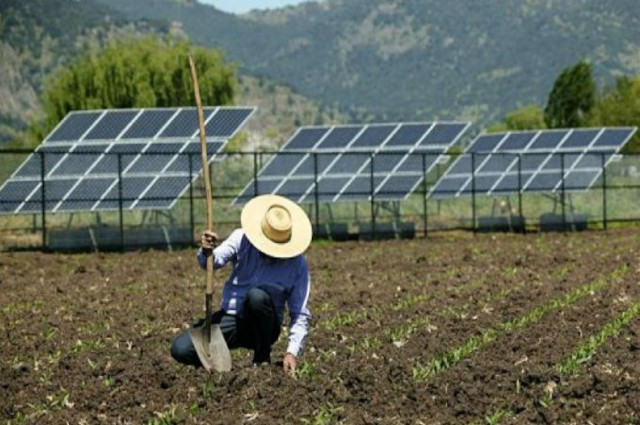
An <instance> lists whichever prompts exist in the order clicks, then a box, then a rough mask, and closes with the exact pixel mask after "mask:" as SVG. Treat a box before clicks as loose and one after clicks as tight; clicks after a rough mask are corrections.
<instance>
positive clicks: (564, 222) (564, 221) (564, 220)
mask: <svg viewBox="0 0 640 425" xmlns="http://www.w3.org/2000/svg"><path fill="white" fill-rule="evenodd" d="M560 170H561V173H562V180H561V183H562V194H561V198H560V199H561V200H562V203H561V204H562V230H564V231H566V230H567V210H566V208H565V205H564V204H565V191H564V189H565V187H564V153H560Z"/></svg>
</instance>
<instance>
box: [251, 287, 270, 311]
mask: <svg viewBox="0 0 640 425" xmlns="http://www.w3.org/2000/svg"><path fill="white" fill-rule="evenodd" d="M246 303H247V304H248V305H249V306H250V307H253V308H256V307H261V306H266V305H270V303H271V297H270V296H269V294H268V293H267V292H266V291H265V290H264V289H260V288H251V289H250V290H249V292H248V293H247V299H246Z"/></svg>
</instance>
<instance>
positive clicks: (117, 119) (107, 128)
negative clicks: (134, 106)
mask: <svg viewBox="0 0 640 425" xmlns="http://www.w3.org/2000/svg"><path fill="white" fill-rule="evenodd" d="M137 114H138V111H111V112H107V113H106V114H104V116H103V117H102V118H101V119H100V121H98V123H96V125H95V126H93V128H92V129H91V131H89V133H87V135H86V136H85V137H84V140H109V139H115V138H116V137H118V136H119V135H120V133H122V131H123V130H124V129H125V127H126V126H127V125H128V124H129V123H130V122H131V120H133V119H134V118H135V116H136V115H137Z"/></svg>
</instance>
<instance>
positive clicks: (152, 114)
mask: <svg viewBox="0 0 640 425" xmlns="http://www.w3.org/2000/svg"><path fill="white" fill-rule="evenodd" d="M176 112H177V111H176V110H173V109H160V110H151V109H148V110H145V111H144V112H143V113H142V114H140V115H139V116H138V118H136V120H135V121H134V123H133V124H131V127H129V129H127V131H126V132H125V133H124V134H123V135H122V137H121V138H122V139H152V138H154V137H155V135H156V134H158V133H159V132H160V129H161V128H162V127H164V125H165V124H167V121H169V119H171V117H173V115H174V114H175V113H176Z"/></svg>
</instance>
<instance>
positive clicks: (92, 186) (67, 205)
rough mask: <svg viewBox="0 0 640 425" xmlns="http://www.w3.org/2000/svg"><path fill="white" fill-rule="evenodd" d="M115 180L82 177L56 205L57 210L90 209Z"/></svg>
mask: <svg viewBox="0 0 640 425" xmlns="http://www.w3.org/2000/svg"><path fill="white" fill-rule="evenodd" d="M115 182H116V179H115V178H98V179H82V180H80V182H79V183H78V185H77V186H76V187H75V188H74V189H73V190H71V192H70V193H69V195H68V196H67V198H66V199H65V200H64V201H62V202H61V203H60V205H59V206H57V207H56V211H79V210H90V209H91V207H93V205H94V204H95V203H96V200H97V199H99V198H100V196H101V195H102V194H103V193H104V192H105V191H106V190H107V189H109V187H110V186H111V185H113V184H114V183H115Z"/></svg>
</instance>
